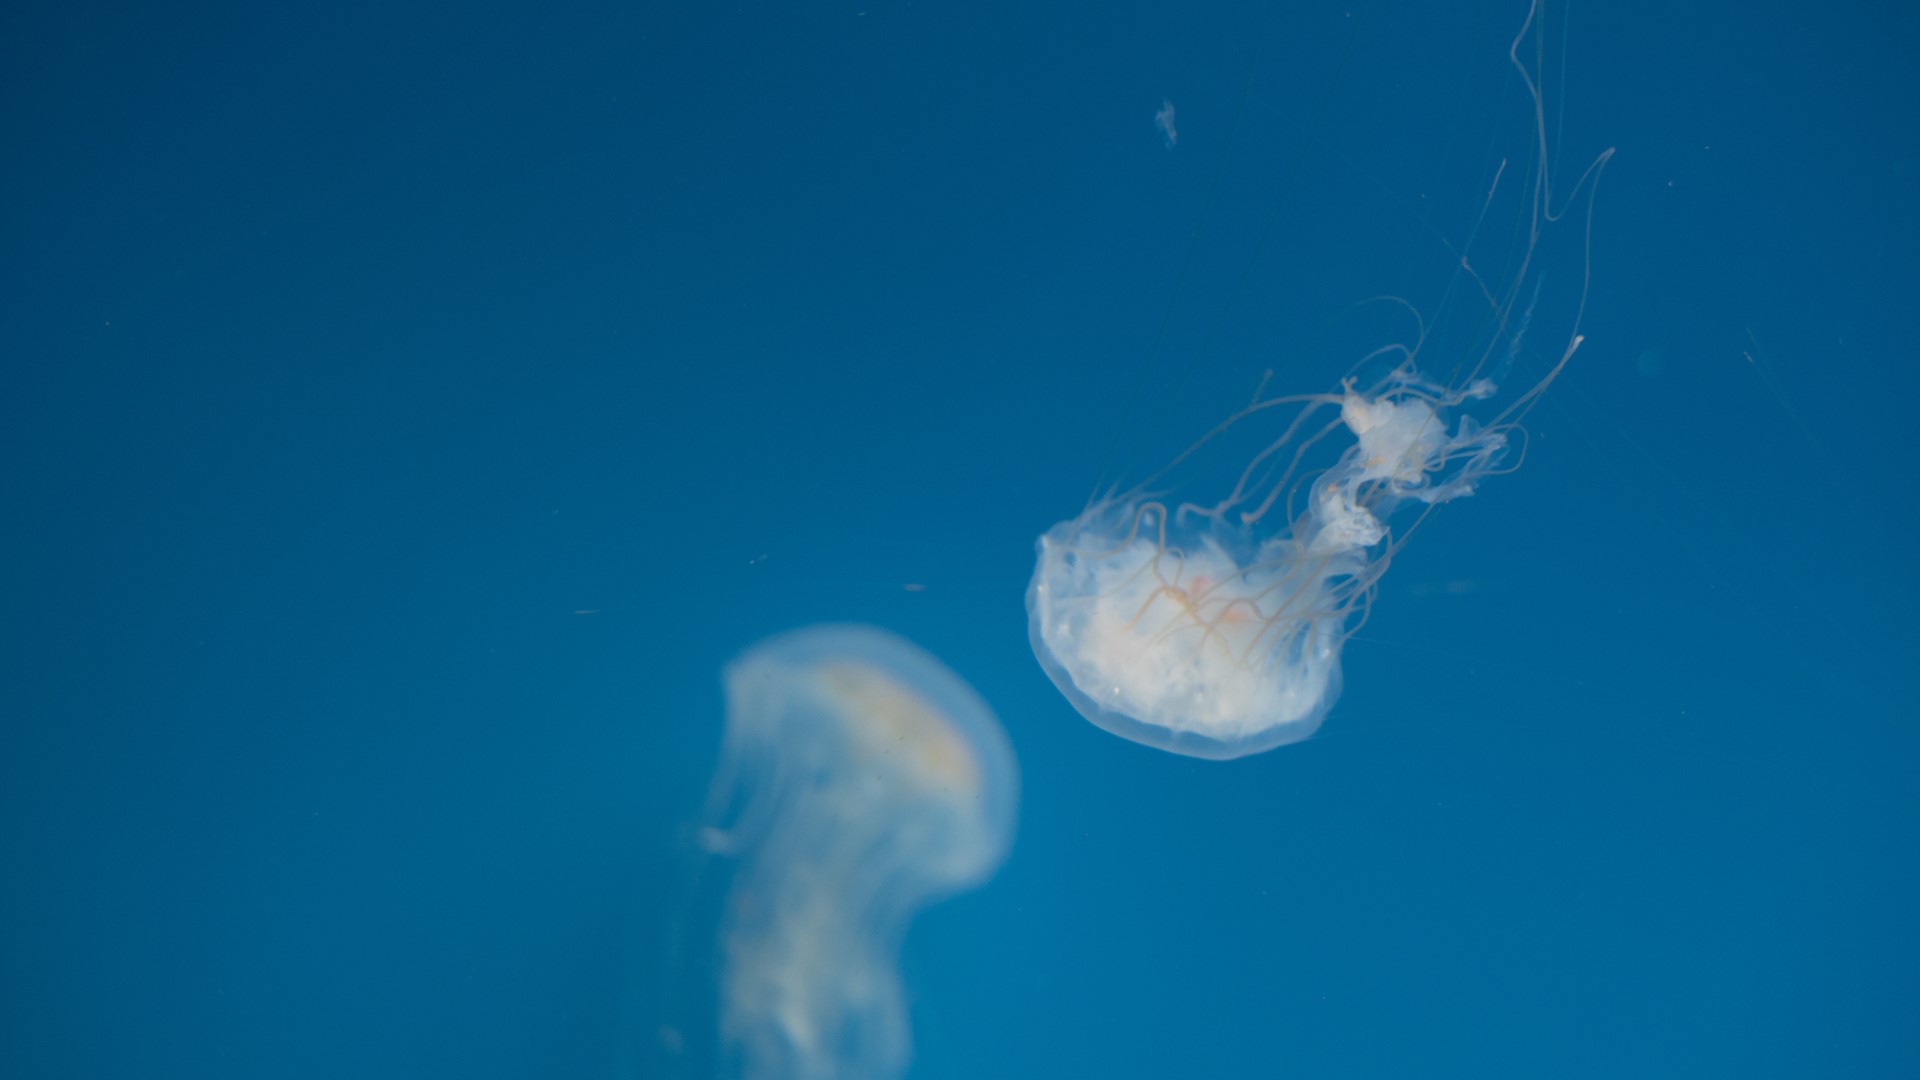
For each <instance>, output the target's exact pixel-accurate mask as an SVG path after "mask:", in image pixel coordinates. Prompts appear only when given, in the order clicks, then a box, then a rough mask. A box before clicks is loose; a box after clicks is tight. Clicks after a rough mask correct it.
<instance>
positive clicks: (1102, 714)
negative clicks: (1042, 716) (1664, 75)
mask: <svg viewBox="0 0 1920 1080" xmlns="http://www.w3.org/2000/svg"><path fill="white" fill-rule="evenodd" d="M1536 15H1537V10H1536V11H1533V12H1529V14H1528V17H1527V21H1526V22H1525V23H1524V24H1523V25H1522V27H1521V29H1520V32H1519V33H1518V34H1517V35H1516V36H1515V38H1514V40H1513V43H1512V46H1511V47H1510V49H1509V52H1508V55H1509V57H1510V59H1511V60H1512V63H1513V66H1514V67H1515V68H1516V69H1517V70H1518V71H1519V73H1520V75H1521V78H1522V80H1523V82H1524V84H1525V87H1526V89H1527V91H1528V93H1529V95H1530V97H1531V100H1532V105H1533V121H1534V123H1533V139H1532V153H1531V155H1530V160H1529V161H1528V162H1527V167H1526V168H1525V169H1513V170H1508V169H1507V168H1506V167H1505V165H1504V164H1503V165H1502V167H1501V169H1500V170H1499V172H1498V174H1497V177H1505V176H1507V175H1509V173H1510V172H1511V173H1522V172H1524V173H1525V174H1527V180H1526V181H1525V182H1524V183H1518V184H1514V183H1509V184H1507V185H1506V186H1505V187H1504V188H1503V186H1502V184H1501V182H1500V180H1499V179H1498V178H1496V180H1495V182H1494V185H1493V189H1492V190H1491V191H1489V193H1488V198H1487V205H1486V206H1484V207H1483V208H1482V211H1481V219H1482V220H1484V219H1485V217H1486V214H1487V211H1488V209H1490V208H1491V207H1492V206H1493V205H1494V204H1495V200H1496V196H1500V195H1503V194H1504V195H1505V197H1506V198H1507V199H1508V200H1509V201H1510V202H1511V204H1512V209H1513V211H1514V213H1515V216H1516V220H1517V223H1518V229H1517V235H1518V236H1519V238H1520V241H1521V243H1520V246H1519V250H1518V255H1517V257H1516V258H1514V259H1513V260H1512V261H1511V262H1510V263H1509V266H1510V269H1509V271H1508V272H1507V273H1506V274H1505V275H1504V277H1503V279H1502V281H1501V282H1500V283H1498V284H1490V283H1489V282H1488V281H1487V280H1486V279H1484V278H1483V277H1482V276H1481V275H1480V274H1479V273H1478V271H1477V270H1476V269H1475V268H1474V266H1473V263H1472V250H1471V243H1469V245H1468V249H1467V250H1466V252H1465V253H1464V254H1463V255H1462V257H1461V259H1460V264H1459V265H1460V275H1461V279H1462V281H1464V282H1465V283H1466V285H1467V289H1466V291H1467V292H1468V293H1469V294H1471V295H1473V296H1474V297H1475V300H1474V302H1473V307H1475V308H1476V309H1477V312H1476V313H1475V315H1474V317H1473V318H1472V319H1470V320H1467V321H1468V322H1471V323H1473V324H1475V325H1476V326H1479V327H1484V328H1485V329H1483V330H1480V331H1477V332H1476V334H1475V335H1474V337H1473V338H1472V339H1471V340H1470V341H1469V342H1468V343H1467V344H1466V345H1465V347H1463V348H1461V349H1460V350H1459V351H1458V352H1455V353H1453V354H1452V355H1451V356H1450V357H1449V358H1448V359H1447V360H1446V361H1445V363H1446V364H1447V366H1448V367H1449V368H1450V369H1451V374H1450V375H1449V376H1448V377H1446V378H1433V377H1430V376H1428V375H1426V374H1423V372H1422V366H1423V362H1424V361H1426V360H1428V359H1429V357H1430V356H1431V354H1432V353H1433V352H1434V350H1435V344H1434V340H1435V339H1434V329H1435V328H1434V325H1433V324H1430V323H1428V322H1427V321H1425V320H1422V319H1420V318H1419V317H1418V313H1417V312H1416V313H1414V314H1415V318H1414V322H1415V323H1416V325H1417V329H1416V333H1415V334H1414V335H1413V337H1412V338H1411V340H1407V341H1403V342H1397V343H1394V344H1389V345H1386V346H1383V347H1380V348H1378V349H1376V350H1374V352H1372V353H1371V354H1369V355H1368V356H1365V357H1363V358H1362V359H1361V361H1360V362H1359V363H1357V364H1356V365H1355V366H1354V368H1353V372H1352V373H1351V374H1350V375H1349V376H1348V377H1347V378H1346V379H1344V380H1343V381H1342V382H1341V384H1340V386H1339V387H1338V388H1337V389H1335V390H1333V391H1331V392H1324V393H1309V394H1296V395H1287V396H1265V395H1264V391H1265V388H1266V387H1265V384H1264V383H1263V384H1262V387H1261V391H1262V392H1260V393H1256V394H1255V396H1254V399H1253V401H1252V402H1251V403H1249V404H1248V405H1247V406H1246V407H1245V408H1243V409H1241V410H1239V411H1238V412H1235V413H1233V414H1232V415H1230V416H1228V417H1227V418H1226V419H1225V420H1223V421H1221V422H1220V423H1219V424H1218V425H1217V426H1215V427H1214V428H1213V429H1212V430H1211V431H1209V432H1208V433H1207V434H1206V435H1205V436H1203V437H1202V438H1201V439H1200V440H1199V441H1198V442H1197V443H1195V444H1194V445H1192V446H1190V447H1189V448H1188V449H1187V450H1186V451H1185V452H1183V453H1182V454H1180V455H1179V456H1178V457H1177V458H1175V460H1174V461H1173V462H1172V463H1170V464H1169V465H1167V466H1166V467H1164V468H1162V469H1161V470H1159V471H1158V472H1156V473H1155V474H1153V475H1152V476H1151V477H1149V478H1148V479H1147V480H1146V481H1144V482H1142V483H1141V484H1139V485H1136V486H1134V487H1132V488H1130V489H1127V490H1124V491H1119V490H1116V491H1112V492H1109V493H1108V494H1106V495H1105V496H1103V497H1101V498H1097V499H1095V500H1094V501H1092V502H1091V503H1090V504H1089V505H1088V506H1087V508H1086V509H1085V510H1084V511H1082V512H1081V513H1080V514H1079V515H1078V516H1077V517H1075V518H1073V519H1071V520H1069V521H1063V522H1061V523H1060V524H1058V525H1055V526H1054V527H1053V528H1052V529H1050V530H1048V531H1047V533H1046V534H1045V535H1043V536H1042V537H1041V538H1040V541H1039V545H1038V549H1039V551H1038V559H1037V561H1036V564H1035V566H1034V572H1033V579H1032V582H1031V584H1030V585H1029V587H1028V589H1027V613H1028V636H1029V639H1030V641H1031V643H1032V645H1033V650H1034V654H1035V655H1036V656H1037V657H1038V658H1039V660H1040V663H1041V665H1042V666H1043V667H1044V668H1045V669H1046V671H1047V674H1048V675H1049V676H1050V677H1051V678H1052V679H1053V682H1054V684H1055V685H1056V686H1057V687H1058V688H1059V689H1060V691H1061V693H1063V694H1064V695H1066V697H1067V699H1068V700H1069V701H1070V702H1072V703H1073V705H1074V707H1075V708H1076V709H1078V710H1079V711H1080V712H1081V714H1082V715H1084V716H1085V717H1086V718H1087V719H1089V720H1091V721H1093V722H1094V723H1095V724H1098V725H1100V726H1101V727H1103V728H1106V729H1107V730H1109V731H1111V732H1113V733H1115V734H1117V735H1121V736H1124V737H1126V738H1129V739H1132V740H1134V741H1136V742H1140V743H1145V744H1146V745H1149V746H1154V747H1158V748H1160V749H1162V750H1168V751H1172V752H1174V753H1179V754H1187V755H1191V756H1194V757H1203V758H1235V757H1240V756H1243V755H1246V754H1252V753H1258V752H1260V751H1263V750H1268V749H1271V748H1273V747H1275V746H1280V745H1282V744H1285V743H1290V742H1297V741H1299V740H1301V739H1304V738H1307V737H1308V736H1310V735H1312V734H1313V733H1314V731H1315V730H1316V729H1317V728H1318V727H1319V726H1320V722H1321V720H1322V719H1323V718H1324V717H1325V716H1326V713H1327V710H1328V709H1329V708H1331V707H1332V705H1333V702H1334V699H1335V698H1336V697H1338V696H1339V693H1340V650H1341V647H1342V645H1343V644H1344V643H1345V641H1346V639H1347V637H1348V636H1349V635H1351V634H1352V633H1353V632H1354V631H1355V630H1357V629H1358V628H1359V626H1360V624H1361V623H1362V622H1363V621H1364V620H1365V618H1366V615H1367V612H1368V608H1369V605H1370V604H1371V602H1372V600H1373V597H1374V592H1375V589H1376V587H1377V586H1378V584H1379V581H1380V578H1381V575H1382V574H1384V573H1385V572H1386V570H1387V566H1388V564H1389V563H1390V562H1391V561H1392V559H1393V556H1394V553H1395V552H1397V551H1398V550H1399V549H1400V546H1401V545H1402V544H1404V543H1405V542H1406V541H1407V538H1408V537H1409V536H1411V535H1412V533H1413V531H1414V529H1415V528H1416V527H1417V526H1418V525H1419V524H1420V523H1421V522H1422V521H1424V520H1425V519H1426V517H1427V515H1428V514H1430V513H1431V512H1432V510H1433V508H1434V507H1436V506H1438V505H1439V504H1441V503H1444V502H1448V501H1450V500H1453V499H1457V498H1461V497H1463V496H1466V495H1469V494H1472V493H1473V491H1474V490H1475V489H1476V488H1477V487H1478V485H1479V483H1480V481H1481V480H1483V479H1484V478H1486V477H1488V476H1491V475H1495V474H1497V473H1499V472H1501V471H1504V470H1509V469H1512V468H1515V467H1517V466H1518V464H1519V458H1520V456H1521V454H1520V451H1521V450H1522V449H1523V448H1524V433H1523V432H1522V431H1521V430H1520V428H1519V427H1518V423H1519V421H1520V419H1521V418H1522V417H1523V416H1524V415H1525V414H1526V412H1527V410H1528V408H1529V407H1530V406H1531V405H1532V403H1533V402H1534V401H1536V400H1537V399H1538V397H1539V395H1540V394H1541V393H1542V392H1543V391H1545V390H1546V388H1547V386H1548V384H1550V383H1552V382H1553V380H1554V378H1555V377H1557V376H1558V375H1559V374H1560V372H1561V370H1562V369H1563V368H1564V367H1565V366H1566V364H1567V362H1568V361H1569V360H1571V359H1572V358H1573V355H1574V352H1575V351H1576V350H1577V349H1578V348H1579V346H1580V342H1581V337H1580V334H1579V324H1580V314H1581V312H1582V310H1584V307H1585V296H1586V263H1587V260H1586V250H1587V237H1588V235H1590V229H1591V217H1590V215H1591V208H1592V201H1591V198H1590V197H1589V198H1588V200H1587V202H1586V207H1587V213H1588V215H1589V216H1588V218H1587V225H1588V229H1587V232H1586V234H1583V235H1577V236H1575V237H1574V240H1575V241H1576V246H1577V252H1576V254H1577V258H1578V260H1579V265H1580V271H1579V274H1578V281H1579V289H1578V293H1577V296H1575V297H1574V298H1573V303H1572V306H1571V311H1570V313H1569V320H1570V323H1571V325H1570V326H1569V327H1568V328H1567V329H1566V331H1565V335H1566V336H1565V337H1564V338H1562V339H1561V344H1560V345H1558V346H1557V347H1555V349H1554V350H1553V351H1552V352H1550V353H1548V354H1547V365H1546V369H1545V371H1544V373H1543V374H1540V375H1537V376H1536V377H1535V378H1533V379H1532V380H1531V385H1529V386H1527V387H1526V388H1525V389H1524V390H1522V391H1521V392H1519V393H1518V394H1513V395H1506V396H1505V398H1506V403H1505V404H1504V405H1503V404H1500V403H1499V400H1500V397H1501V395H1500V394H1499V391H1500V387H1499V385H1497V384H1498V383H1499V382H1500V381H1503V380H1504V379H1505V378H1506V376H1507V374H1508V372H1509V371H1511V370H1512V369H1513V367H1514V361H1515V359H1516V357H1517V356H1518V355H1519V354H1520V352H1521V349H1522V338H1523V335H1524V334H1525V333H1526V331H1527V328H1528V325H1529V323H1530V322H1531V319H1532V316H1533V313H1534V306H1535V303H1536V301H1537V300H1538V298H1539V291H1538V290H1539V287H1540V272H1539V267H1538V265H1537V264H1536V256H1537V255H1538V254H1539V245H1540V242H1541V238H1542V235H1543V231H1544V230H1545V229H1546V227H1547V226H1549V225H1551V224H1552V223H1554V222H1557V221H1559V220H1561V218H1562V216H1563V215H1564V214H1565V212H1566V208H1567V206H1568V205H1569V202H1570V200H1571V199H1572V198H1573V197H1574V196H1576V195H1578V194H1579V193H1580V192H1581V191H1582V190H1583V189H1584V190H1586V191H1588V192H1589V195H1590V193H1591V182H1592V181H1593V180H1594V179H1595V178H1596V177H1597V176H1598V174H1599V171H1600V169H1601V168H1602V167H1603V166H1604V165H1605V163H1606V161H1607V159H1608V157H1609V156H1610V155H1611V154H1612V151H1611V150H1608V151H1606V152H1605V153H1603V154H1601V155H1599V156H1598V157H1597V158H1596V159H1595V160H1594V161H1593V162H1592V164H1590V165H1589V166H1588V168H1587V171H1586V172H1585V173H1584V174H1583V175H1582V176H1581V177H1580V178H1579V180H1578V181H1577V182H1576V183H1575V184H1574V186H1573V189H1572V191H1571V193H1570V194H1569V195H1568V196H1567V199H1565V200H1561V201H1559V202H1557V203H1556V201H1555V198H1554V194H1553V192H1552V190H1551V187H1550V184H1549V178H1548V174H1547V167H1546V166H1547V162H1548V155H1547V154H1546V153H1545V148H1546V110H1545V106H1544V103H1543V101H1542V99H1541V94H1540V90H1539V83H1538V81H1537V79H1536V78H1535V74H1534V73H1535V72H1536V71H1537V70H1538V66H1539V65H1538V54H1539V49H1540V47H1539V41H1540V38H1539V35H1538V34H1537V33H1535V32H1533V31H1534V28H1535V26H1536V23H1535V16H1536ZM1528 45H1531V46H1533V48H1532V51H1533V52H1534V53H1535V61H1534V64H1533V66H1531V67H1530V66H1529V65H1528V63H1526V62H1524V61H1523V60H1522V55H1523V53H1524V52H1525V51H1526V49H1525V48H1524V47H1525V46H1528ZM1567 231H1572V232H1576V233H1578V232H1579V230H1578V229H1577V228H1576V229H1573V230H1567ZM1402 306H1403V307H1405V308H1406V310H1408V311H1412V310H1413V309H1412V307H1411V305H1405V304H1404V303H1402ZM1555 357H1557V359H1555ZM1368 372H1377V373H1374V374H1367V373H1368ZM1475 411H1479V412H1480V413H1481V414H1482V416H1483V419H1476V418H1475V417H1474V416H1473V415H1472V413H1473V412H1475ZM1222 458H1231V459H1232V464H1231V465H1229V466H1227V467H1225V468H1220V467H1219V464H1220V459H1222ZM1210 469H1211V471H1210ZM1235 476H1237V479H1231V480H1229V479H1228V478H1230V477H1235ZM1209 477H1211V482H1210V483H1209ZM1396 517H1397V518H1398V524H1396Z"/></svg>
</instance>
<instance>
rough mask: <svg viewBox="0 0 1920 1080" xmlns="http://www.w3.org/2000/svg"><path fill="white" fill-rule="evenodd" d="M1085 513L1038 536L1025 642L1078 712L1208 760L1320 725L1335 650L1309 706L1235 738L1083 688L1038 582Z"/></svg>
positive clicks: (1333, 686) (1264, 747) (1335, 666)
mask: <svg viewBox="0 0 1920 1080" xmlns="http://www.w3.org/2000/svg"><path fill="white" fill-rule="evenodd" d="M1092 512H1093V511H1092V510H1090V511H1089V513H1092ZM1087 518H1088V514H1082V515H1081V516H1080V517H1077V518H1074V519H1072V520H1069V521H1063V522H1060V523H1059V524H1057V525H1055V526H1053V527H1052V528H1051V529H1048V530H1047V531H1046V532H1045V533H1042V534H1041V536H1040V538H1039V540H1037V541H1035V542H1034V554H1035V559H1034V569H1033V577H1032V578H1031V579H1030V580H1029V581H1028V583H1027V643H1028V645H1029V646H1030V647H1031V648H1032V650H1033V655H1034V658H1035V659H1036V660H1038V661H1039V662H1040V667H1041V669H1042V670H1044V671H1045V672H1046V673H1047V678H1049V679H1051V680H1052V681H1053V685H1054V688H1055V689H1057V690H1059V691H1060V693H1061V695H1062V696H1063V697H1065V698H1066V699H1067V702H1068V703H1069V704H1071V705H1072V706H1073V707H1074V710H1075V711H1076V712H1078V713H1079V714H1080V715H1081V716H1082V717H1084V718H1086V720H1087V721H1088V722H1089V723H1091V724H1093V725H1094V726H1095V727H1098V728H1101V729H1103V730H1105V731H1107V732H1109V733H1111V734H1114V735H1118V736H1120V737H1121V738H1123V739H1126V740H1128V741H1129V742H1136V743H1139V744H1140V745H1142V746H1147V747H1151V748H1153V749H1155V750H1160V751H1164V752H1167V753H1172V754H1179V755H1181V756H1183V757H1191V758H1201V759H1203V760H1207V761H1232V760H1234V759H1236V758H1243V757H1249V756H1251V755H1254V754H1261V753H1265V752H1266V751H1268V750H1272V749H1275V748H1276V747H1281V746H1285V745H1287V744H1289V743H1296V742H1302V741H1305V740H1306V739H1309V738H1312V737H1313V735H1314V733H1315V732H1317V731H1319V730H1320V724H1321V722H1322V721H1324V720H1325V719H1326V717H1327V714H1328V713H1329V712H1330V711H1332V709H1333V705H1334V703H1335V702H1336V701H1338V700H1339V697H1340V689H1341V677H1340V658H1339V655H1338V653H1337V652H1336V653H1335V655H1334V656H1333V657H1332V659H1331V662H1330V665H1329V670H1328V673H1327V682H1326V687H1325V689H1324V691H1323V692H1322V694H1321V697H1320V700H1319V702H1318V703H1317V704H1316V705H1315V707H1314V708H1313V709H1311V710H1310V711H1308V712H1306V713H1304V714H1302V715H1301V716H1299V717H1296V718H1295V719H1293V720H1287V721H1282V722H1280V723H1277V724H1273V725H1271V726H1268V727H1264V728H1260V729H1258V730H1255V731H1252V732H1249V733H1247V734H1245V735H1242V736H1239V737H1235V738H1225V739H1223V738H1217V737H1214V736H1211V735H1207V734H1204V733H1202V732H1199V731H1193V730H1180V729H1176V728H1170V727H1167V726H1165V725H1162V724H1156V723H1153V722H1151V721H1147V720H1141V719H1139V718H1138V717H1134V716H1129V715H1128V714H1126V713H1123V712H1118V711H1115V710H1113V709H1109V708H1107V707H1105V706H1103V705H1101V704H1100V703H1099V702H1098V701H1095V700H1094V699H1093V697H1092V696H1091V695H1089V694H1088V693H1087V692H1086V691H1084V690H1082V689H1081V688H1080V686H1079V684H1078V683H1077V682H1075V681H1074V677H1073V673H1072V672H1071V671H1070V670H1068V668H1067V666H1066V664H1065V663H1063V662H1062V661H1061V660H1060V657H1059V655H1058V654H1057V653H1056V652H1055V650H1054V648H1053V645H1052V643H1051V642H1049V641H1048V640H1047V636H1046V626H1047V622H1048V620H1047V617H1046V608H1047V605H1048V604H1049V602H1050V601H1049V599H1048V597H1047V596H1046V591H1045V590H1044V589H1043V588H1042V587H1041V586H1042V579H1043V578H1044V576H1045V574H1046V570H1047V565H1048V564H1047V549H1048V545H1049V544H1052V543H1056V542H1061V541H1063V540H1065V539H1066V538H1067V537H1069V536H1073V535H1077V534H1078V533H1079V532H1080V531H1081V528H1082V525H1083V523H1084V522H1085V521H1086V520H1087Z"/></svg>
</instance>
